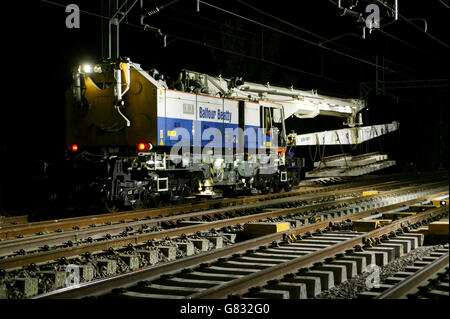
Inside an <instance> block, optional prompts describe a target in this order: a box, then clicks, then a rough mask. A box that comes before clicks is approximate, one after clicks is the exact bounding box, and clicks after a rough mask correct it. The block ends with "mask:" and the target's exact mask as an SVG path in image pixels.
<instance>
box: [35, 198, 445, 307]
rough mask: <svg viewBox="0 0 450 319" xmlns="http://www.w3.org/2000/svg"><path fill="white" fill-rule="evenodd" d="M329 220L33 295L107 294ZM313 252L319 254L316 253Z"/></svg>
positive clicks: (425, 214) (424, 215)
mask: <svg viewBox="0 0 450 319" xmlns="http://www.w3.org/2000/svg"><path fill="white" fill-rule="evenodd" d="M411 202H413V200H411V201H408V203H411ZM405 203H407V202H403V203H398V204H393V205H389V206H385V207H383V208H377V209H372V210H369V211H366V212H362V213H358V214H354V215H352V216H342V217H338V218H335V219H334V220H333V222H340V221H344V220H346V219H350V220H356V219H360V218H362V217H366V216H370V215H372V214H374V213H378V212H383V211H389V210H392V209H396V208H398V207H401V206H403V205H404V204H405ZM443 211H445V207H440V208H436V209H431V210H429V211H426V212H423V213H420V214H419V215H415V216H412V217H408V218H404V219H402V220H399V221H398V222H394V223H393V224H391V225H389V226H390V227H388V226H385V227H384V228H381V229H379V230H376V231H373V232H371V233H368V234H365V235H364V236H361V237H358V239H357V240H356V241H354V242H351V243H348V242H344V243H343V244H345V246H342V245H340V246H339V247H338V248H334V249H337V250H339V251H341V250H346V249H348V248H353V247H354V246H355V245H357V244H361V243H362V241H363V238H365V237H373V236H381V235H382V234H384V233H385V232H386V233H388V232H389V231H391V230H392V229H397V228H398V227H399V226H402V223H404V222H406V223H407V222H408V221H411V222H412V221H414V222H415V221H418V220H421V219H426V218H428V217H429V216H430V215H432V214H438V213H440V212H443ZM413 217H414V218H413ZM329 222H330V221H323V222H319V223H315V224H311V225H307V226H302V227H298V228H294V229H291V230H288V231H284V232H280V233H274V234H269V235H266V236H261V237H257V238H254V239H251V240H248V241H245V242H241V243H237V244H234V245H231V246H228V247H224V248H221V249H217V250H213V251H210V252H207V253H204V254H200V255H195V256H190V257H186V258H183V259H181V260H175V261H172V262H168V263H164V264H160V265H157V266H152V267H146V268H143V269H140V270H136V271H132V272H129V273H126V274H121V275H118V276H114V277H110V278H106V279H101V280H95V281H91V282H86V283H82V284H79V285H77V286H76V287H67V288H62V289H59V290H56V291H52V292H49V293H46V294H42V295H39V296H36V297H35V298H37V299H39V298H57V299H59V298H83V297H87V296H101V295H104V294H107V293H110V292H111V290H112V289H114V288H129V287H131V286H133V285H135V284H136V283H138V282H139V281H141V280H154V279H157V278H158V277H159V276H161V275H162V274H172V273H177V272H179V271H180V270H181V269H183V268H188V267H194V266H196V265H199V264H201V263H210V262H213V261H216V260H217V259H218V258H221V257H229V256H231V255H233V254H235V253H239V252H242V251H245V250H247V249H252V248H257V247H260V246H261V245H266V244H269V243H271V242H273V241H280V240H282V239H283V238H284V236H286V235H299V234H304V233H307V232H312V231H315V230H317V229H325V228H326V227H328V226H329ZM327 252H328V255H327V253H325V255H326V256H334V254H335V252H334V251H333V250H330V249H328V250H327ZM317 254H319V252H318V253H317ZM317 254H316V255H314V256H315V257H316V259H314V260H309V261H308V262H309V263H313V262H316V261H317V260H318V261H321V260H322V259H324V258H326V257H324V258H322V256H321V255H322V254H321V255H320V256H318V255H317ZM307 256H309V255H307ZM275 275H277V273H276V272H275ZM247 279H248V277H246V279H245V280H247ZM245 280H244V281H245ZM211 298H214V297H211Z"/></svg>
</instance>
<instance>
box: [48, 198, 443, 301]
mask: <svg viewBox="0 0 450 319" xmlns="http://www.w3.org/2000/svg"><path fill="white" fill-rule="evenodd" d="M367 213H369V214H370V213H371V214H373V213H374V212H373V211H372V212H367ZM363 214H364V213H361V214H359V215H363ZM444 214H448V207H438V208H433V209H430V210H428V211H425V212H422V213H420V214H417V215H414V216H410V217H405V218H403V219H401V220H398V221H395V222H392V223H391V224H389V225H386V226H384V227H382V228H380V229H377V230H374V231H371V232H368V233H358V232H351V231H336V230H331V229H329V228H328V229H327V225H328V224H329V223H327V222H322V223H317V224H316V225H310V226H308V227H300V228H296V229H292V230H290V231H287V232H285V233H283V234H280V233H275V234H270V235H267V236H263V237H259V238H255V239H252V240H249V241H246V242H242V243H238V244H235V245H233V246H230V247H227V248H223V249H220V250H215V251H211V252H209V253H206V254H202V255H198V256H192V257H188V258H184V259H181V260H179V261H174V262H171V263H167V264H165V265H161V266H157V267H151V268H149V269H142V270H138V271H135V272H132V273H128V274H123V275H120V276H115V277H112V278H109V279H103V280H99V281H96V282H91V283H85V284H81V285H80V286H79V287H78V288H65V289H61V290H59V291H55V292H51V293H49V294H46V295H41V296H39V298H43V297H46V298H81V297H86V296H103V297H107V298H226V297H230V296H235V297H244V298H245V297H248V298H254V297H257V298H264V297H265V298H295V297H305V296H306V297H308V296H314V295H315V294H317V293H318V292H320V289H328V288H330V287H331V286H332V285H334V283H335V282H336V283H339V282H341V281H343V280H344V279H345V278H344V276H343V273H344V272H343V269H345V270H348V271H349V273H355V272H361V271H362V269H364V267H363V265H364V260H365V264H370V263H377V264H384V263H386V262H387V261H389V260H391V259H392V258H394V256H395V254H398V253H400V251H402V250H403V249H404V248H403V247H410V248H411V247H416V246H418V245H420V244H421V241H422V239H421V238H422V236H421V235H420V234H409V233H407V232H405V227H408V226H405V225H410V227H413V226H414V225H415V224H421V223H422V221H424V220H432V219H433V218H434V219H435V218H440V217H441V215H444ZM364 215H366V214H364ZM359 217H361V216H359ZM313 229H315V231H314V230H313ZM308 232H309V234H308ZM310 232H313V233H312V234H311V233H310ZM299 235H300V236H299ZM383 235H389V236H390V237H391V239H390V240H389V241H388V242H387V243H384V244H383V243H381V241H380V244H378V245H376V246H374V247H367V240H368V239H369V238H370V239H371V238H382V236H383ZM292 236H295V237H292ZM294 238H295V239H294ZM361 247H364V248H361ZM328 258H332V259H331V260H330V259H328ZM324 261H325V263H324ZM306 267H309V268H308V269H306ZM331 274H333V275H334V276H333V275H331ZM339 274H340V275H339ZM311 277H314V278H316V279H311ZM317 278H322V279H320V280H319V279H317ZM334 278H336V279H334ZM318 287H320V289H318ZM237 294H239V296H238V295H237Z"/></svg>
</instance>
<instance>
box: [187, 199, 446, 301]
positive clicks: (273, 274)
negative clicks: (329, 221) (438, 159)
mask: <svg viewBox="0 0 450 319" xmlns="http://www.w3.org/2000/svg"><path fill="white" fill-rule="evenodd" d="M445 211H448V207H446V206H443V207H437V208H435V209H430V210H428V211H425V212H423V213H421V214H419V215H415V216H411V217H405V218H402V219H401V220H398V221H395V222H392V223H391V224H389V225H386V226H384V227H382V228H379V229H375V230H373V231H370V232H368V233H365V234H364V235H360V236H357V237H355V238H352V239H348V240H346V241H344V242H342V243H338V244H335V245H333V246H330V247H327V248H325V249H322V250H319V251H316V252H312V253H310V254H307V255H304V256H301V257H297V258H295V259H292V260H291V261H288V262H286V263H282V264H279V265H276V266H273V267H270V268H267V269H264V270H261V271H258V272H255V273H253V274H251V275H249V276H245V277H242V278H239V279H235V280H232V281H229V282H227V283H225V284H222V285H218V286H215V287H212V288H209V289H205V290H204V291H201V292H198V293H196V294H193V295H191V296H189V298H192V299H219V298H226V297H227V296H229V295H230V294H240V293H245V292H246V291H247V290H248V289H249V288H251V287H254V286H258V285H263V284H265V283H266V282H267V281H269V280H272V279H277V278H282V277H283V276H284V275H286V274H288V273H292V272H295V271H297V270H298V269H300V268H304V267H309V266H312V265H313V264H314V263H316V262H320V261H323V260H324V259H326V258H329V257H333V256H335V255H336V254H339V253H343V252H345V251H346V250H347V249H352V248H354V247H355V246H356V245H362V244H363V242H364V240H365V238H377V237H381V236H382V235H384V234H388V233H390V232H391V231H396V230H397V229H399V228H400V229H401V228H402V226H403V225H404V223H407V222H411V223H414V222H417V221H419V220H423V219H426V218H428V217H430V216H432V215H433V214H440V213H444V212H445Z"/></svg>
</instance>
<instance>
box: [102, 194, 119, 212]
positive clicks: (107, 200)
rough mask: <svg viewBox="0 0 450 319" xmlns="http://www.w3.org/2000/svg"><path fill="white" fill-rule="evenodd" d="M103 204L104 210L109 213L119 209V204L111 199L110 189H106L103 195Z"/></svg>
mask: <svg viewBox="0 0 450 319" xmlns="http://www.w3.org/2000/svg"><path fill="white" fill-rule="evenodd" d="M102 201H103V205H104V206H105V208H106V210H107V211H108V212H109V213H115V212H118V211H119V209H120V208H119V205H118V203H117V201H114V200H112V199H111V191H110V190H107V191H106V193H105V194H104V195H103V199H102Z"/></svg>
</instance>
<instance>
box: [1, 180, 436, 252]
mask: <svg viewBox="0 0 450 319" xmlns="http://www.w3.org/2000/svg"><path fill="white" fill-rule="evenodd" d="M433 179H435V178H430V179H425V180H417V179H413V181H414V182H422V183H423V182H425V181H428V180H433ZM405 183H411V181H410V180H407V181H388V182H380V183H376V184H373V183H372V184H371V187H382V185H383V184H384V185H385V186H386V187H389V186H392V187H394V186H395V185H402V184H405ZM365 187H366V186H357V187H355V188H352V187H349V188H344V189H339V190H335V191H328V192H320V195H318V196H317V197H314V196H315V195H312V196H311V197H310V198H299V196H304V195H308V194H310V193H309V192H306V193H301V192H300V193H296V192H292V193H285V194H289V196H286V197H287V198H289V199H290V200H314V199H316V200H317V198H323V197H326V196H331V195H336V194H340V195H346V194H347V195H348V194H351V192H354V191H356V190H359V189H361V190H362V189H364V188H365ZM286 197H284V198H275V199H267V200H265V201H264V204H262V203H261V202H258V200H260V199H256V200H252V199H251V200H252V202H253V203H251V204H248V202H246V203H242V204H241V205H235V206H227V207H223V208H220V209H213V210H203V211H198V212H194V213H190V214H189V213H188V214H183V215H181V214H178V215H177V214H176V213H179V212H180V208H176V207H173V208H171V209H170V212H172V215H171V216H172V217H167V218H166V219H163V218H160V219H158V222H156V220H154V223H153V224H154V225H158V224H159V223H161V222H165V221H172V220H177V219H182V218H191V217H198V216H202V215H214V214H217V213H221V212H232V211H236V210H240V209H248V208H254V207H256V206H259V207H261V206H264V205H266V206H268V205H273V204H279V203H283V202H285V200H286ZM244 200H245V199H244ZM183 209H184V208H181V210H183ZM192 210H193V209H191V211H192ZM194 210H195V209H194ZM168 212H169V211H167V213H168ZM129 214H131V215H128V219H131V220H132V221H133V220H135V219H136V218H138V219H139V218H149V217H152V216H158V215H161V210H155V211H150V212H148V211H143V212H132V213H129ZM138 216H139V217H138ZM125 220H126V219H125V218H123V216H122V215H108V216H101V217H97V216H93V217H87V218H77V219H75V220H74V219H67V220H55V221H49V222H37V223H30V224H26V225H21V226H15V227H3V228H2V227H1V226H0V238H2V239H8V238H15V237H17V236H20V235H22V236H24V235H36V234H37V233H39V232H51V231H59V230H61V231H62V230H72V229H73V228H74V227H86V226H91V225H99V224H106V223H112V222H123V221H125ZM146 224H150V222H148V223H146ZM1 245H2V243H0V246H1Z"/></svg>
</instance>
